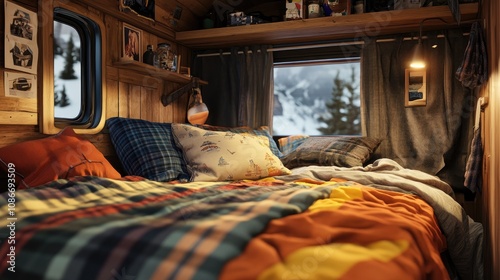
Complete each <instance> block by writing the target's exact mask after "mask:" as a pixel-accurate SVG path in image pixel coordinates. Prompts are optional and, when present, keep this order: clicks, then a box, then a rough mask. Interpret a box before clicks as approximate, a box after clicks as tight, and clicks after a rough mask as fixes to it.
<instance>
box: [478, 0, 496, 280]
mask: <svg viewBox="0 0 500 280" xmlns="http://www.w3.org/2000/svg"><path fill="white" fill-rule="evenodd" d="M499 14H500V3H499V2H498V1H497V0H485V1H484V9H483V15H484V17H485V19H486V20H485V22H484V26H485V33H486V39H487V41H488V46H487V47H488V57H489V59H488V60H489V62H490V65H489V79H488V83H487V85H486V86H484V88H483V89H484V90H483V95H484V96H486V97H488V98H489V102H488V106H487V107H486V108H485V112H484V115H485V125H484V127H485V136H484V139H483V140H484V145H485V147H484V149H485V150H484V156H485V158H484V165H483V166H484V171H483V180H484V185H483V188H484V189H483V195H482V198H483V225H484V229H485V246H484V248H485V259H486V260H485V263H486V264H487V266H486V267H485V273H486V277H485V279H500V172H499V171H500V126H499V124H500V47H499V46H500V18H499V17H498V15H499Z"/></svg>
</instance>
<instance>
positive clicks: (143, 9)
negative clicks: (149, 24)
mask: <svg viewBox="0 0 500 280" xmlns="http://www.w3.org/2000/svg"><path fill="white" fill-rule="evenodd" d="M120 9H121V10H122V11H123V10H130V11H132V12H134V13H135V14H137V15H139V16H141V17H144V18H146V19H149V20H153V21H154V20H155V0H120Z"/></svg>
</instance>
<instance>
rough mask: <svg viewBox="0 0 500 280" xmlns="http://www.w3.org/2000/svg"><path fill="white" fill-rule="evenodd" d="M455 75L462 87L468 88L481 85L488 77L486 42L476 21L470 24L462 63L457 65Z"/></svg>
mask: <svg viewBox="0 0 500 280" xmlns="http://www.w3.org/2000/svg"><path fill="white" fill-rule="evenodd" d="M455 77H456V78H457V79H458V80H459V81H460V82H461V83H462V85H463V86H464V87H467V88H470V89H474V88H475V87H477V86H480V85H482V84H483V83H484V82H485V81H486V80H487V79H488V55H487V51H486V43H485V40H484V35H483V29H482V28H481V25H480V24H479V23H478V22H474V23H473V24H472V27H471V30H470V35H469V42H468V44H467V48H466V49H465V54H464V58H463V61H462V65H460V67H458V69H457V71H456V73H455Z"/></svg>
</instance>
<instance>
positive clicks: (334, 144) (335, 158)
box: [281, 136, 381, 168]
mask: <svg viewBox="0 0 500 280" xmlns="http://www.w3.org/2000/svg"><path fill="white" fill-rule="evenodd" d="M380 142H381V140H380V139H377V138H371V137H362V136H354V137H352V136H317V137H308V138H306V139H304V140H303V141H302V143H301V144H299V145H298V146H297V147H296V148H295V149H293V150H291V151H289V152H288V153H287V154H286V155H285V156H284V157H282V158H281V161H282V162H283V164H284V165H285V166H286V167H288V168H295V167H301V166H308V165H328V166H331V165H334V166H342V167H353V166H362V165H364V164H365V163H366V162H367V161H368V160H369V159H370V158H371V156H372V154H373V152H374V151H375V149H376V148H377V147H378V145H379V144H380Z"/></svg>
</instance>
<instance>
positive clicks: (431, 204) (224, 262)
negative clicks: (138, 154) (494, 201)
mask: <svg viewBox="0 0 500 280" xmlns="http://www.w3.org/2000/svg"><path fill="white" fill-rule="evenodd" d="M293 171H294V173H293V174H291V175H286V176H277V177H269V178H265V179H261V180H242V181H232V182H210V183H209V182H191V183H182V184H174V183H165V182H156V181H150V180H139V181H135V180H134V181H130V180H120V179H106V178H100V177H93V176H84V177H76V178H74V179H71V180H57V181H53V182H50V183H48V184H45V185H43V186H42V187H40V188H37V189H29V190H22V191H18V192H16V193H15V205H14V204H12V200H10V202H9V195H8V194H2V195H1V196H0V219H2V220H3V221H8V222H9V223H8V224H7V227H5V226H4V227H2V228H1V229H0V241H1V243H0V256H1V257H0V258H2V262H1V263H0V279H448V278H451V279H453V278H455V277H456V276H457V275H459V276H460V277H461V279H480V278H477V277H481V276H482V275H478V273H479V272H476V269H470V268H471V267H474V268H477V270H478V271H481V269H482V262H481V259H480V255H481V252H480V249H479V248H480V247H477V248H476V246H480V245H481V242H482V239H481V238H482V229H481V228H480V225H478V224H477V223H474V222H473V221H471V220H469V219H467V217H466V215H465V217H464V216H463V215H464V213H463V212H462V210H461V208H460V206H459V205H458V204H457V203H456V202H454V200H453V199H452V198H451V196H450V195H449V194H448V193H447V191H449V190H448V189H447V187H446V185H440V184H441V183H439V180H437V179H435V178H433V177H432V176H429V175H425V174H416V175H415V173H411V172H408V171H407V170H405V169H402V168H400V167H399V166H397V164H396V163H394V162H388V161H385V162H375V163H374V164H373V165H370V166H367V167H366V168H365V167H360V168H334V167H331V168H325V167H308V168H299V169H296V170H293ZM9 203H11V204H10V205H9ZM11 206H15V207H14V208H13V207H11ZM445 255H446V256H449V257H446V258H445V257H443V256H445ZM448 261H449V263H448ZM465 265H466V267H467V268H468V269H464V268H463V267H462V266H465Z"/></svg>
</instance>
